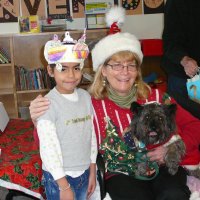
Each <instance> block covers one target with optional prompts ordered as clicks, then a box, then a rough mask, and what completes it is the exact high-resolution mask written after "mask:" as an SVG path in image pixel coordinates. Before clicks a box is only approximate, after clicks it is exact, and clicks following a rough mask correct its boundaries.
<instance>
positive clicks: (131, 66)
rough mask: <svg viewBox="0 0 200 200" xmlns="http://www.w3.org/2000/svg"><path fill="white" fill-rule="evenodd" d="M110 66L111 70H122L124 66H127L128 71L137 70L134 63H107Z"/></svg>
mask: <svg viewBox="0 0 200 200" xmlns="http://www.w3.org/2000/svg"><path fill="white" fill-rule="evenodd" d="M107 65H108V66H110V67H111V68H112V69H113V70H115V71H122V70H123V69H124V68H125V67H126V68H127V70H128V71H131V72H134V71H136V70H137V65H135V64H128V65H122V64H121V63H116V64H112V65H111V64H109V63H108V64H107Z"/></svg>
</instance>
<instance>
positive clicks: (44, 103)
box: [29, 95, 50, 125]
mask: <svg viewBox="0 0 200 200" xmlns="http://www.w3.org/2000/svg"><path fill="white" fill-rule="evenodd" d="M49 104H50V101H49V100H48V99H47V98H46V97H43V96H42V95H39V96H37V97H36V98H35V99H34V100H33V101H31V103H30V106H29V110H30V115H31V119H32V121H33V123H34V125H36V120H37V118H38V117H40V116H41V115H43V114H44V113H45V112H46V110H47V109H48V108H49Z"/></svg>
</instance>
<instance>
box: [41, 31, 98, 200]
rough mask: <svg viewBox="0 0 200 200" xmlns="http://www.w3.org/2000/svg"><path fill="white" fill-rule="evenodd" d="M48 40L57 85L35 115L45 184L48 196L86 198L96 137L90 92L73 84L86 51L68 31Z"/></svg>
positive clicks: (93, 180) (64, 199)
mask: <svg viewBox="0 0 200 200" xmlns="http://www.w3.org/2000/svg"><path fill="white" fill-rule="evenodd" d="M64 41H65V42H66V43H62V42H61V41H60V40H58V36H57V35H54V39H53V40H51V41H48V42H47V43H46V45H45V48H44V56H45V59H46V60H47V62H48V64H49V65H48V67H47V69H48V73H49V75H50V76H51V77H54V79H55V82H56V86H55V87H54V88H53V89H52V90H51V91H50V92H49V93H48V94H47V95H46V97H47V98H48V99H49V100H50V106H49V109H48V111H47V112H45V114H43V115H42V116H41V117H39V119H38V120H37V131H38V136H39V142H40V155H41V159H42V168H43V176H44V186H45V191H46V196H47V199H48V200H73V199H76V200H86V199H87V196H90V195H91V194H92V193H93V191H94V189H95V186H96V166H95V162H96V155H97V147H96V136H95V133H94V128H93V110H92V104H91V98H90V95H89V94H88V93H87V92H86V91H85V90H83V89H78V88H76V87H77V85H78V84H79V83H80V81H81V78H82V68H83V64H84V59H85V58H86V57H87V56H88V53H89V50H88V47H87V45H86V44H85V43H84V40H81V39H79V41H78V42H76V41H74V40H73V39H72V38H71V37H70V35H69V33H68V32H67V33H66V34H65V38H64Z"/></svg>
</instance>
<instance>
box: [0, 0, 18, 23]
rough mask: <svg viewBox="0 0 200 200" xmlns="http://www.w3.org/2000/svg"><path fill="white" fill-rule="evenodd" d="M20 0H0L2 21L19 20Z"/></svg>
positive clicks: (0, 18) (0, 21)
mask: <svg viewBox="0 0 200 200" xmlns="http://www.w3.org/2000/svg"><path fill="white" fill-rule="evenodd" d="M18 15H19V0H0V23H7V22H17V21H18Z"/></svg>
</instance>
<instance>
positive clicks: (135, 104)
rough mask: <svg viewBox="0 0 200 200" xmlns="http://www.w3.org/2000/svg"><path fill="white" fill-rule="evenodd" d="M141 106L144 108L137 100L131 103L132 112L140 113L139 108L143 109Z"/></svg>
mask: <svg viewBox="0 0 200 200" xmlns="http://www.w3.org/2000/svg"><path fill="white" fill-rule="evenodd" d="M141 108H142V106H141V105H140V104H139V103H137V102H135V101H134V102H133V103H132V104H131V108H130V110H131V112H132V113H138V112H139V110H141Z"/></svg>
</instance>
